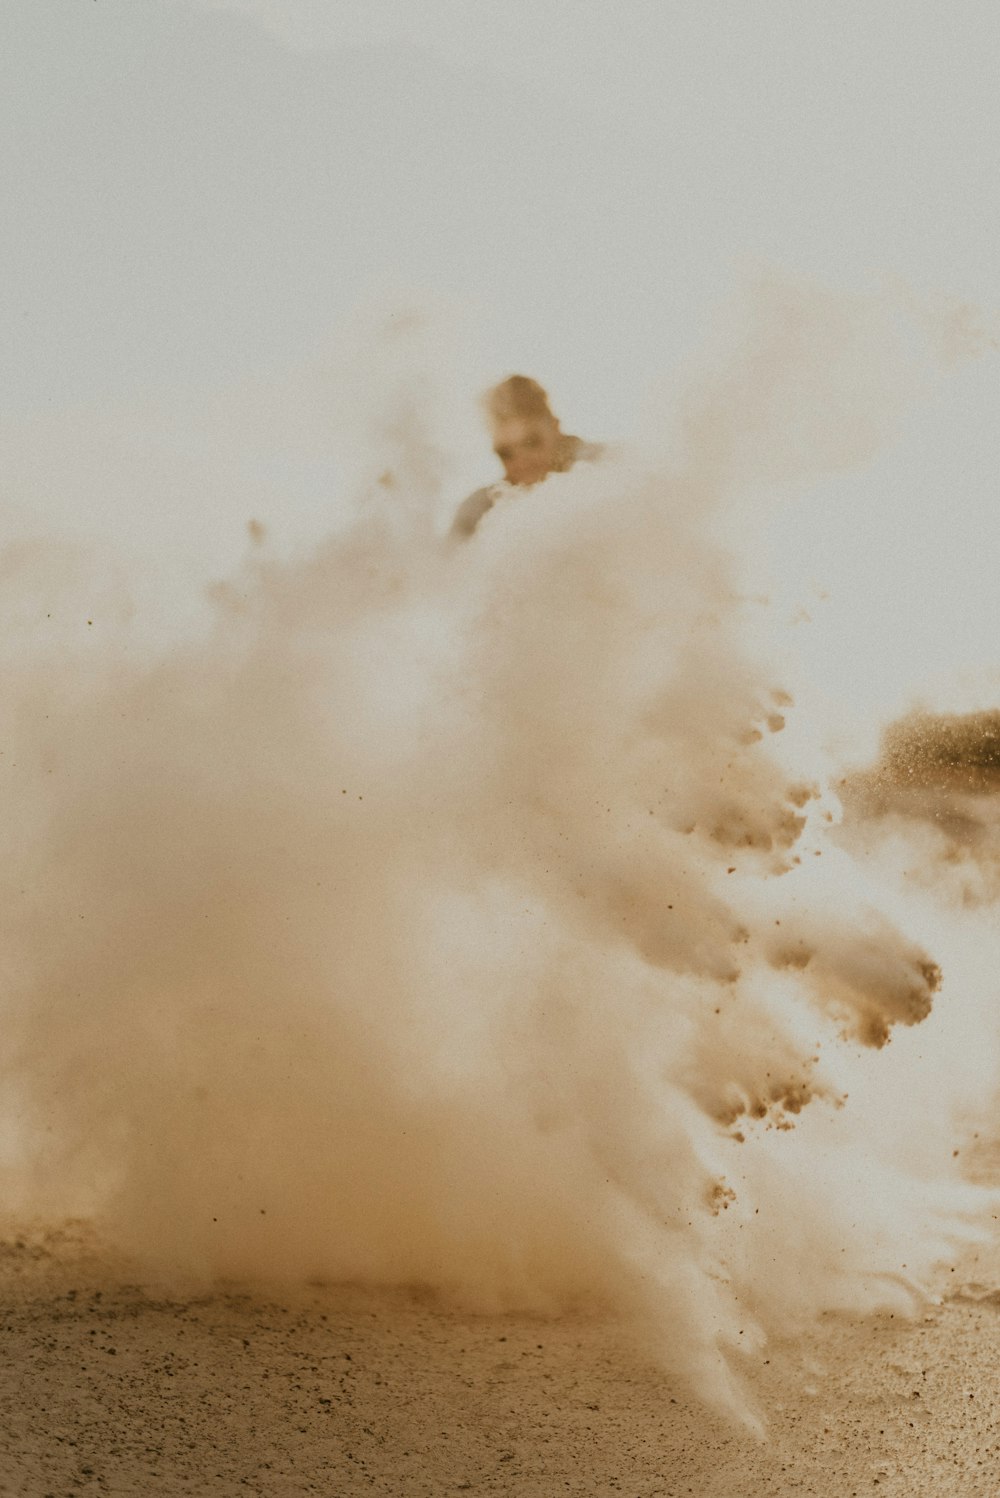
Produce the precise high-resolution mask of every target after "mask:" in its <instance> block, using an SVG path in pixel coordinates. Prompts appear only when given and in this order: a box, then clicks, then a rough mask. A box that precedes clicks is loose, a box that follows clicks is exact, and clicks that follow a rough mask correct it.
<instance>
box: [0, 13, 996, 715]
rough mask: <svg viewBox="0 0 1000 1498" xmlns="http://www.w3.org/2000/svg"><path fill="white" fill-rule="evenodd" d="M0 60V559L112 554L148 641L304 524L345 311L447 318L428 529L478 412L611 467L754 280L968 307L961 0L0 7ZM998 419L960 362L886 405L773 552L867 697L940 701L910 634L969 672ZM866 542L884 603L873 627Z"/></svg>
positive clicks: (978, 623) (328, 493)
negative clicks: (555, 432)
mask: <svg viewBox="0 0 1000 1498" xmlns="http://www.w3.org/2000/svg"><path fill="white" fill-rule="evenodd" d="M0 30H2V41H3V45H2V47H0V117H2V120H3V140H4V142H5V146H4V151H3V158H2V167H0V170H2V177H0V189H2V193H3V201H4V205H5V232H4V234H3V236H2V238H0V286H2V288H3V290H2V302H0V306H2V311H0V318H2V322H0V329H2V336H0V392H2V394H0V413H2V420H3V427H4V441H3V452H4V457H3V462H2V468H0V495H2V500H3V503H4V506H5V514H6V521H7V533H8V537H9V538H10V537H14V536H17V535H22V534H26V533H28V534H30V533H33V532H34V531H37V530H47V529H51V528H52V527H53V526H57V527H58V529H59V532H60V534H61V535H62V536H63V537H64V538H73V537H76V538H88V537H98V538H101V539H102V540H106V539H107V538H108V537H113V538H114V541H115V545H116V549H117V552H118V553H119V555H120V556H121V557H122V558H123V559H124V560H125V564H126V571H127V572H128V575H129V587H130V589H131V593H132V596H133V599H134V600H135V602H136V603H137V605H138V607H139V611H140V615H141V617H142V618H143V619H144V620H145V622H147V623H149V624H150V626H151V627H152V626H153V624H154V622H155V623H156V626H157V627H160V626H161V625H162V624H163V622H164V621H169V620H170V619H171V618H174V617H176V616H177V615H178V614H179V613H182V612H183V611H184V609H185V608H190V606H191V605H190V599H191V598H192V597H193V596H194V590H193V584H194V582H195V581H196V580H197V579H200V578H203V577H205V576H211V575H213V574H215V573H217V572H220V571H225V570H227V569H228V568H229V567H230V566H231V565H232V562H233V560H234V559H235V558H236V557H237V556H238V555H239V554H240V553H241V551H242V549H243V546H244V540H245V532H244V526H245V522H246V520H247V519H248V518H250V516H257V517H259V518H260V519H262V520H264V521H265V522H267V523H268V525H269V526H270V528H271V531H272V535H273V538H274V543H275V545H276V546H278V547H282V546H287V545H289V544H298V543H301V542H304V541H308V540H311V539H312V538H314V537H315V536H316V535H318V534H321V533H322V532H323V530H324V529H325V528H326V527H327V525H328V524H329V523H330V521H331V519H332V518H333V517H334V515H335V513H336V510H337V491H338V483H340V482H341V481H342V479H343V472H342V469H343V465H344V461H345V447H346V439H345V437H344V434H343V430H342V429H341V430H339V431H338V430H336V429H335V422H334V420H333V415H334V410H335V406H336V402H337V399H338V398H339V394H342V385H338V379H342V374H343V369H344V367H345V364H349V361H350V359H351V358H352V357H354V355H353V354H352V353H351V352H350V350H351V349H356V347H357V337H358V335H357V332H356V328H355V329H354V330H353V331H352V319H353V320H356V318H357V316H358V315H359V309H362V310H364V309H371V308H376V309H385V308H390V307H393V306H397V305H399V304H400V302H401V299H402V300H405V299H406V298H411V299H412V298H416V299H420V300H422V302H423V303H424V304H425V305H431V306H432V307H434V308H436V309H438V310H439V312H440V313H441V314H442V315H443V316H444V317H445V318H446V319H447V320H448V321H449V326H450V328H451V338H452V343H451V351H450V353H449V354H447V355H445V354H443V355H442V359H441V364H442V369H441V374H442V378H443V379H445V381H446V382H447V381H450V382H451V384H450V388H451V390H452V392H453V400H454V401H464V400H465V399H466V398H467V399H468V402H469V404H468V409H465V408H464V407H460V406H458V405H456V408H455V409H456V417H455V422H454V431H453V444H452V445H453V452H454V465H455V466H454V471H453V473H452V474H450V475H449V482H450V483H451V484H452V486H453V489H454V499H455V502H456V503H457V502H458V500H459V499H460V498H461V497H462V495H463V493H464V492H465V491H466V488H467V487H468V486H469V485H473V484H477V483H479V482H482V481H483V480H484V478H488V477H491V476H492V474H493V471H494V470H493V463H492V460H491V458H490V455H489V453H488V450H487V449H486V446H485V443H484V442H483V441H482V438H481V436H480V434H479V433H478V430H477V428H476V424H475V420H476V418H475V412H474V410H473V408H472V397H473V395H474V394H475V392H476V390H477V389H478V388H479V387H480V386H481V385H482V384H483V383H485V382H486V381H488V380H490V379H492V378H495V377H498V376H499V375H502V374H503V373H505V372H507V371H509V370H511V369H524V370H527V371H528V372H529V373H532V374H534V375H536V376H537V377H538V378H540V379H541V380H543V382H545V383H546V384H548V385H549V386H550V388H551V390H552V392H553V396H554V399H555V401H556V404H557V408H558V410H559V412H560V414H562V415H563V417H564V421H565V424H566V425H567V427H569V428H570V429H572V430H578V431H581V432H582V433H583V434H584V435H586V436H593V437H621V436H628V435H629V433H630V432H632V431H633V430H634V429H635V427H636V424H637V422H638V421H639V420H640V418H643V417H648V412H649V409H650V399H651V392H655V393H656V398H657V399H658V400H659V402H660V404H659V406H658V407H655V409H657V410H659V411H661V412H662V413H663V418H664V420H666V419H667V417H668V415H669V412H670V410H671V409H672V402H673V400H674V397H675V395H676V392H677V390H679V389H680V388H682V387H683V385H684V382H685V380H686V379H687V378H688V370H689V367H690V365H691V364H692V363H695V364H697V362H698V360H699V358H700V357H701V351H702V349H703V348H704V347H705V346H706V343H707V341H708V340H709V338H710V335H713V336H714V334H715V333H716V332H717V331H718V329H719V328H720V327H722V328H725V327H726V325H727V320H728V319H729V316H730V313H729V311H728V309H729V306H730V303H731V302H732V301H733V300H734V299H738V298H739V296H740V294H741V291H742V288H743V287H744V285H745V284H746V283H747V282H748V280H752V279H753V278H754V277H755V276H756V275H758V274H759V273H760V272H761V270H762V269H763V270H765V271H770V270H772V269H773V270H777V271H778V272H780V273H781V274H786V275H791V276H793V277H795V276H798V277H802V276H804V277H807V278H811V279H813V280H815V281H816V282H817V283H818V284H819V285H820V286H822V287H829V288H834V289H840V290H847V291H851V292H858V291H863V292H864V293H866V294H867V293H870V292H874V293H876V294H878V293H879V292H880V291H882V290H884V289H885V287H887V286H889V287H891V288H892V289H893V294H898V293H899V292H900V288H901V286H902V287H906V288H908V290H907V291H906V292H905V293H904V294H906V295H915V296H916V297H918V298H923V297H928V298H930V299H931V301H932V302H934V303H935V304H937V305H940V304H941V302H942V299H947V298H951V299H952V300H953V301H954V302H957V303H962V302H971V303H972V304H974V305H975V306H977V307H979V308H981V309H985V312H986V314H987V315H990V309H996V308H997V307H998V305H1000V259H998V256H997V254H996V226H997V224H998V223H1000V111H998V106H997V102H996V60H997V56H998V52H1000V16H998V13H997V10H996V7H995V6H994V5H993V4H992V3H991V0H979V3H958V4H954V5H950V6H948V7H942V6H940V5H937V4H936V3H928V0H906V3H901V0H897V3H885V4H880V5H878V6H871V5H869V4H864V3H860V0H843V3H840V4H838V5H836V6H832V7H817V6H803V5H801V4H797V3H793V0H771V3H768V4H753V5H746V4H743V3H720V0H705V3H701V0H699V3H693V0H682V3H671V0H648V3H647V0H629V3H627V4H625V5H622V6H616V7H608V6H606V5H605V4H603V3H591V0H574V3H572V4H568V3H557V0H532V3H527V0H509V3H504V4H494V3H491V0H484V3H479V4H476V5H471V4H463V3H457V0H456V3H446V0H437V3H434V0H405V3H404V0H396V3H390V4H386V3H381V0H366V3H352V4H347V3H337V0H215V3H201V4H194V3H188V0H86V3H85V0H49V3H47V4H46V5H44V6H39V5H37V4H35V3H33V0H9V3H8V4H7V5H6V6H5V7H4V12H3V19H2V22H0ZM351 340H354V341H353V342H352V341H351ZM445 366H447V367H445ZM338 393H339V394H338ZM998 394H1000V389H998V381H997V369H996V360H995V358H994V359H992V360H990V361H987V363H986V364H980V365H978V366H976V367H974V368H972V369H965V370H963V371H960V372H959V373H957V374H956V375H955V376H954V377H953V378H952V379H951V380H950V381H949V382H948V383H947V384H946V385H944V386H942V387H941V388H939V389H936V390H935V389H930V390H927V391H925V392H924V399H923V404H921V405H918V406H917V407H916V408H914V409H913V410H911V411H910V412H909V414H908V415H907V416H905V418H904V420H903V424H902V426H901V429H900V433H899V439H900V440H899V441H898V442H897V443H896V444H895V446H894V447H893V448H892V449H890V451H889V452H888V454H887V455H886V456H885V457H884V458H883V459H882V460H881V469H880V471H879V472H878V473H876V474H868V475H866V476H865V477H864V479H863V481H862V482H860V486H859V483H857V482H853V481H852V482H851V483H844V482H840V483H838V486H837V488H836V492H835V494H834V495H832V496H831V494H829V493H826V492H823V491H821V490H819V489H814V490H810V489H809V488H808V486H801V487H800V489H799V490H798V492H797V494H796V495H795V496H794V497H795V498H796V499H797V500H798V508H797V510H796V513H795V519H794V522H792V523H786V524H784V525H783V526H782V527H781V531H780V536H781V539H780V545H779V549H783V552H782V561H781V566H782V567H784V569H785V570H786V572H791V573H793V574H794V576H795V578H796V580H797V581H796V586H797V587H800V588H801V590H802V593H803V597H805V598H806V600H807V602H809V601H811V602H813V603H815V602H816V600H817V598H818V597H819V595H820V594H821V593H822V592H824V591H825V592H826V593H827V595H828V597H827V600H826V615H825V616H824V617H826V618H828V619H829V620H830V621H831V623H830V625H829V629H828V635H829V638H831V639H836V640H838V641H841V642H846V644H845V648H846V649H847V654H848V659H849V660H851V662H852V664H851V665H850V667H849V668H848V669H849V670H850V671H852V672H854V673H855V675H857V673H858V671H859V664H858V658H859V656H860V657H863V658H864V663H863V667H862V671H863V670H867V671H870V672H871V673H877V679H876V676H875V675H874V674H873V679H872V684H871V688H870V691H869V694H868V695H869V698H870V700H872V701H873V702H874V701H876V700H880V699H881V696H882V695H884V692H885V689H886V683H887V682H888V681H889V680H892V679H894V678H898V677H899V675H900V673H901V672H902V673H903V674H907V673H909V674H912V668H911V667H909V666H907V667H906V668H905V669H904V661H909V660H910V658H911V657H912V656H913V655H914V654H915V653H916V654H919V655H920V657H921V659H922V660H923V661H924V662H925V664H926V666H927V669H928V670H929V671H930V672H931V673H932V674H933V671H934V670H935V669H936V670H937V671H938V675H939V676H940V677H941V678H942V679H944V678H948V679H951V677H952V676H953V675H954V670H953V668H954V664H955V656H956V649H955V648H952V647H951V646H949V647H948V648H947V649H946V648H945V647H944V646H943V645H942V642H941V639H940V631H941V615H942V614H944V615H946V616H947V619H948V623H949V628H951V629H952V630H957V629H959V628H960V629H961V631H962V632H963V635H964V637H965V638H966V639H970V640H973V641H974V640H975V639H976V637H979V638H984V637H985V636H986V635H990V636H991V637H992V638H996V631H995V628H994V626H995V625H996V624H997V623H1000V620H998V619H997V618H996V616H995V614H994V613H991V612H990V610H991V609H992V607H993V605H992V602H991V600H992V596H993V594H994V593H995V592H996V590H995V588H994V587H993V586H992V583H993V558H994V556H995V551H994V550H993V547H994V542H995V540H996V537H995V534H994V532H993V531H992V530H991V529H990V527H991V525H992V523H993V522H992V516H993V512H994V510H995V508H996V503H995V500H996V481H995V475H996V473H997V472H998V471H1000V462H998V459H1000V453H998V439H997V436H996V425H997V424H996V420H995V416H996V407H997V396H998ZM463 421H464V423H465V424H464V425H463ZM907 422H908V425H907ZM904 543H905V545H906V546H907V547H908V548H909V550H908V551H907V553H906V556H905V558H904V559H903V560H902V561H901V563H900V567H899V571H900V572H901V574H903V575H904V577H905V579H906V584H905V587H906V597H908V598H910V599H911V600H912V599H914V598H916V597H919V598H920V600H921V604H920V607H919V608H918V607H916V606H913V605H907V603H906V601H905V598H904V600H903V602H902V603H901V604H894V605H892V606H891V607H888V606H884V605H885V600H884V584H883V581H882V573H883V572H884V566H883V563H884V559H885V557H886V555H887V554H888V553H890V552H895V553H896V554H897V555H899V548H900V546H901V545H902V544H904ZM820 553H822V559H821V557H820ZM831 588H832V592H831ZM945 595H947V598H948V604H947V607H944V606H943V604H942V600H943V598H944V597H945ZM182 599H187V600H188V602H187V603H182V602H181V600H182ZM876 599H880V600H881V603H882V605H883V606H881V607H877V608H876ZM956 609H957V610H958V617H957V620H956V616H955V610H956ZM820 612H821V613H822V610H820ZM900 618H902V619H903V620H904V621H905V622H904V623H903V624H900V623H899V622H898V621H899V620H900ZM814 622H815V621H814ZM819 627H820V626H817V628H819ZM817 638H818V636H817ZM814 648H816V649H820V647H819V646H816V647H814ZM976 648H977V647H976V646H975V644H974V645H973V649H974V650H975V649H976ZM818 659H819V661H820V663H821V665H822V668H823V669H824V670H825V671H831V670H835V669H836V668H835V666H834V665H833V664H832V663H831V658H830V653H829V651H828V650H827V651H826V653H825V654H824V653H823V652H822V651H820V655H819V657H818ZM855 686H856V682H855Z"/></svg>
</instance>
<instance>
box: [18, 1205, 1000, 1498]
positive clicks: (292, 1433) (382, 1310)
mask: <svg viewBox="0 0 1000 1498" xmlns="http://www.w3.org/2000/svg"><path fill="white" fill-rule="evenodd" d="M0 1276H2V1278H0V1283H2V1286H3V1291H2V1306H3V1326H4V1353H5V1356H4V1359H3V1364H2V1368H0V1450H2V1462H0V1493H3V1494H5V1495H11V1498H45V1495H50V1494H51V1495H53V1498H66V1495H73V1498H76V1495H79V1494H84V1493H91V1494H95V1495H97V1494H120V1495H128V1498H137V1495H139V1494H143V1495H151V1494H162V1495H174V1494H177V1495H195V1494H197V1495H213V1498H227V1495H242V1494H260V1495H262V1498H270V1495H275V1498H278V1495H282V1498H283V1495H289V1498H290V1495H293V1494H294V1495H298V1494H324V1495H340V1494H385V1495H387V1498H388V1495H392V1498H411V1495H412V1498H418V1495H419V1498H431V1495H435V1498H436V1495H439V1494H448V1493H465V1492H467V1493H479V1494H501V1493H503V1494H518V1495H527V1498H543V1495H544V1498H551V1495H555V1494H560V1493H566V1494H616V1493H620V1494H622V1495H628V1498H654V1495H658V1498H688V1495H693V1498H752V1495H755V1494H765V1493H766V1494H768V1495H769V1498H774V1495H783V1494H803V1495H805V1494H814V1495H829V1498H851V1495H854V1494H862V1493H864V1494H868V1493H872V1492H874V1491H875V1490H876V1489H877V1490H878V1491H879V1492H880V1493H883V1494H886V1495H894V1498H904V1495H905V1498H922V1495H931V1494H934V1495H943V1494H962V1495H965V1498H993V1495H995V1494H996V1493H997V1491H998V1489H1000V1423H998V1413H997V1406H996V1401H995V1398H994V1391H995V1389H996V1388H997V1384H998V1379H1000V1341H998V1338H997V1330H998V1326H1000V1295H998V1294H996V1293H994V1292H991V1291H990V1290H989V1289H987V1288H986V1287H985V1286H983V1285H979V1286H976V1285H970V1284H968V1283H967V1282H963V1284H964V1288H963V1289H962V1290H961V1291H960V1292H959V1293H957V1294H955V1295H954V1296H952V1297H951V1298H949V1299H948V1300H946V1301H945V1302H944V1303H943V1304H941V1305H939V1306H928V1307H926V1308H925V1309H924V1310H923V1312H922V1313H921V1314H920V1315H918V1316H917V1318H916V1319H915V1320H914V1321H913V1322H911V1323H908V1324H907V1323H902V1322H900V1321H899V1320H897V1319H884V1320H880V1321H873V1322H868V1323H864V1324H851V1323H849V1322H845V1321H843V1320H839V1319H834V1318H831V1319H829V1320H827V1321H825V1322H823V1323H822V1324H821V1325H820V1326H819V1327H818V1328H817V1329H816V1330H815V1333H814V1334H813V1335H811V1336H810V1337H809V1338H808V1340H807V1341H806V1342H803V1343H799V1344H798V1345H788V1346H772V1347H771V1348H769V1349H767V1350H766V1351H765V1353H764V1355H763V1358H762V1360H761V1361H760V1363H759V1364H758V1365H757V1366H756V1367H754V1368H752V1369H751V1373H750V1383H751V1387H752V1391H753V1398H754V1400H755V1402H756V1403H757V1405H758V1407H759V1408H760V1410H761V1411H762V1412H763V1414H764V1417H765V1419H766V1420H767V1424H768V1437H767V1440H766V1441H764V1442H760V1441H758V1440H757V1439H756V1438H755V1437H754V1436H752V1435H750V1434H749V1433H747V1432H745V1431H744V1430H742V1429H739V1428H734V1427H733V1426H732V1425H730V1424H727V1423H726V1422H724V1421H722V1420H720V1419H718V1418H716V1417H714V1416H713V1415H711V1414H710V1413H707V1412H706V1411H705V1410H704V1408H702V1407H701V1406H700V1405H699V1404H698V1402H697V1401H695V1400H693V1399H692V1398H691V1396H690V1394H689V1393H688V1392H687V1391H685V1390H684V1389H683V1388H682V1387H680V1386H678V1385H675V1384H674V1383H672V1382H671V1380H670V1379H668V1378H666V1377H665V1376H664V1375H663V1374H662V1373H661V1372H659V1371H658V1370H657V1368H656V1366H655V1365H654V1364H653V1362H652V1361H651V1360H650V1358H649V1356H648V1355H646V1354H644V1353H643V1352H641V1351H640V1350H639V1348H638V1346H637V1344H636V1341H635V1340H634V1339H633V1338H632V1337H630V1336H629V1335H628V1334H627V1333H626V1332H625V1330H624V1329H623V1328H622V1327H620V1326H618V1325H615V1324H611V1323H609V1322H607V1321H604V1320H602V1319H599V1318H593V1319H588V1318H585V1317H579V1318H567V1319H559V1320H544V1319H536V1318H524V1317H519V1318H514V1317H492V1316H482V1315H469V1314H462V1313H458V1312H456V1311H454V1310H448V1309H445V1308H443V1307H441V1306H440V1305H436V1304H434V1303H433V1302H432V1301H431V1300H430V1299H429V1298H428V1297H425V1296H421V1295H419V1294H416V1293H409V1292H404V1291H381V1292H379V1291H373V1290H368V1289H362V1288H358V1287H325V1288H324V1287H313V1288H311V1289H309V1290H308V1291H303V1292H302V1293H301V1294H300V1295H291V1296H288V1297H282V1298H273V1297H271V1296H266V1295H262V1294H260V1293H252V1292H250V1291H248V1290H246V1289H241V1288H240V1287H236V1286H232V1287H228V1288H226V1289H224V1290H217V1291H215V1292H213V1293H211V1294H198V1295H196V1296H194V1297H192V1298H179V1297H177V1296H176V1294H174V1295H171V1296H164V1295H163V1294H161V1293H158V1292H157V1291H156V1290H155V1288H152V1287H149V1286H145V1287H143V1286H139V1285H137V1284H134V1283H132V1284H130V1283H128V1281H127V1280H126V1279H125V1278H124V1275H123V1266H122V1265H120V1264H117V1265H113V1264H111V1263H110V1261H108V1260H107V1259H106V1258H103V1257H102V1256H101V1255H100V1254H97V1253H95V1251H94V1250H93V1249H91V1248H88V1247H87V1246H86V1245H85V1243H84V1242H83V1241H82V1240H81V1238H80V1237H79V1235H78V1234H77V1233H69V1234H67V1233H63V1234H54V1233H51V1232H50V1233H48V1234H34V1235H32V1234H26V1235H23V1236H20V1237H14V1238H9V1239H7V1240H6V1241H5V1242H4V1244H3V1252H2V1261H0Z"/></svg>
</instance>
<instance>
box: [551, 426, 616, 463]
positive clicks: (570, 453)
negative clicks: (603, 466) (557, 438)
mask: <svg viewBox="0 0 1000 1498" xmlns="http://www.w3.org/2000/svg"><path fill="white" fill-rule="evenodd" d="M606 451H607V449H606V447H605V445H604V443H603V442H585V441H584V440H583V438H582V437H573V436H570V435H569V434H568V433H567V435H566V436H565V437H564V438H563V451H562V453H561V454H560V461H559V463H558V464H557V470H558V471H560V472H563V473H565V472H566V471H567V470H568V469H570V468H573V467H575V466H576V464H577V463H597V462H599V461H600V459H601V458H603V457H604V454H605V452H606Z"/></svg>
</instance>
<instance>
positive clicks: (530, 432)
mask: <svg viewBox="0 0 1000 1498" xmlns="http://www.w3.org/2000/svg"><path fill="white" fill-rule="evenodd" d="M492 430H493V451H494V452H495V453H496V455H497V457H498V458H499V459H500V461H501V463H502V464H503V471H504V474H505V475H506V478H507V482H508V483H509V484H537V483H540V482H541V480H542V479H543V478H545V476H546V474H548V473H551V472H552V469H553V468H554V466H555V462H556V453H557V450H558V446H559V428H558V426H557V425H556V423H555V422H554V421H546V420H545V419H544V418H540V417H530V416H510V417H508V418H507V419H506V420H505V421H498V422H496V423H495V424H494V426H493V429H492Z"/></svg>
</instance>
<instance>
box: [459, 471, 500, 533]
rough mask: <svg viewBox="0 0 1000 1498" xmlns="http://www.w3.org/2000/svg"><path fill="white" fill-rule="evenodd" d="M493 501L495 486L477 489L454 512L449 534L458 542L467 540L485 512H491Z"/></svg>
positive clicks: (494, 499)
mask: <svg viewBox="0 0 1000 1498" xmlns="http://www.w3.org/2000/svg"><path fill="white" fill-rule="evenodd" d="M495 501H496V486H495V485H493V486H491V487H488V488H486V489H477V490H476V492H475V494H470V495H469V497H468V499H465V500H463V501H462V503H461V504H460V505H459V507H458V509H457V511H456V512H455V518H454V520H453V521H452V523H451V530H450V532H449V534H450V535H451V536H453V537H455V538H456V539H458V540H460V541H466V540H468V538H469V537H470V536H471V535H472V533H473V531H474V530H475V529H476V526H477V525H478V524H479V522H480V520H482V518H483V516H484V515H485V514H486V512H487V510H492V508H493V505H494V503H495Z"/></svg>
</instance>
